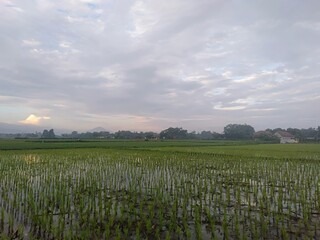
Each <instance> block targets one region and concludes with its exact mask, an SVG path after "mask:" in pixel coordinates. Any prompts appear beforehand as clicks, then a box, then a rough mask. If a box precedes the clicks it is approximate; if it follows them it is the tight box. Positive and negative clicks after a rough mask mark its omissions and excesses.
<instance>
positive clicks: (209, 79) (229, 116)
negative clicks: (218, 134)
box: [0, 0, 320, 131]
mask: <svg viewBox="0 0 320 240" xmlns="http://www.w3.org/2000/svg"><path fill="white" fill-rule="evenodd" d="M319 10H320V1H318V0H305V1H301V0H170V1H156V0H137V1H134V0H63V1H62V0H28V1H18V0H2V1H0V122H5V123H13V124H33V125H39V126H51V127H54V128H63V129H71V130H78V131H79V130H80V131H82V130H88V129H91V128H94V127H98V126H101V127H104V128H105V129H107V130H110V131H116V130H119V129H122V130H124V129H126V130H138V131H140V130H145V131H147V130H153V131H160V130H162V129H165V128H167V127H171V126H172V127H183V128H185V129H188V130H196V131H199V130H204V129H205V130H215V131H222V130H223V127H224V126H225V125H226V124H229V123H247V124H250V125H252V126H254V127H255V129H256V130H260V129H265V128H268V127H270V128H275V127H284V128H287V127H298V128H305V127H317V126H318V125H320V122H319V119H320V107H319V106H320V14H319Z"/></svg>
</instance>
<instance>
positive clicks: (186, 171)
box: [0, 140, 320, 239]
mask: <svg viewBox="0 0 320 240" xmlns="http://www.w3.org/2000/svg"><path fill="white" fill-rule="evenodd" d="M0 144H1V147H0V148H1V149H3V150H1V151H0V182H1V186H0V232H1V233H2V236H1V237H0V238H9V239H10V238H20V239H21V238H22V239H75V238H76V239H260V238H263V239H304V238H305V239H310V238H313V239H317V238H319V237H320V228H319V223H318V219H319V217H320V177H319V170H320V162H319V153H320V147H319V146H320V145H317V144H298V145H280V144H279V145H277V144H270V145H258V144H253V143H251V144H248V143H243V142H221V141H220V142H219V141H216V142H211V141H164V142H161V141H159V142H156V141H154V142H152V141H149V142H145V141H98V142H95V141H86V142H74V141H70V142H60V141H55V142H41V141H40V142H39V141H36V142H30V141H21V140H18V141H17V140H16V141H14V140H12V141H1V142H0ZM39 148H44V149H39ZM10 149H11V150H10Z"/></svg>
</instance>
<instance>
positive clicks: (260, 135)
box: [253, 130, 279, 142]
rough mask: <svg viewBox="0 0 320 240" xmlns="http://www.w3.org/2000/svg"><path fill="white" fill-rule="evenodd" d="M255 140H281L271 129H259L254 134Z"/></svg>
mask: <svg viewBox="0 0 320 240" xmlns="http://www.w3.org/2000/svg"><path fill="white" fill-rule="evenodd" d="M253 138H254V139H255V140H260V141H266V142H279V139H278V138H277V137H276V136H275V135H274V134H273V133H272V132H271V131H267V130H266V131H259V132H256V133H255V134H254V135H253Z"/></svg>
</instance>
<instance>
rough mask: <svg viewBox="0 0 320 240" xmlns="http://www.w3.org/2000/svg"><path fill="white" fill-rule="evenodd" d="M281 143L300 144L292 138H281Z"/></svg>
mask: <svg viewBox="0 0 320 240" xmlns="http://www.w3.org/2000/svg"><path fill="white" fill-rule="evenodd" d="M280 143H298V141H297V140H295V139H294V138H291V137H281V138H280Z"/></svg>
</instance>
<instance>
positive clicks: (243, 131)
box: [224, 124, 255, 140]
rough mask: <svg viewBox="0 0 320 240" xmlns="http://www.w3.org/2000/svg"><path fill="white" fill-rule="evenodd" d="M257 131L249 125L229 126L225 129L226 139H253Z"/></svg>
mask: <svg viewBox="0 0 320 240" xmlns="http://www.w3.org/2000/svg"><path fill="white" fill-rule="evenodd" d="M254 133H255V130H254V128H253V127H252V126H250V125H247V124H228V125H227V126H225V127H224V135H225V137H226V139H234V140H237V139H252V137H253V134H254Z"/></svg>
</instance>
